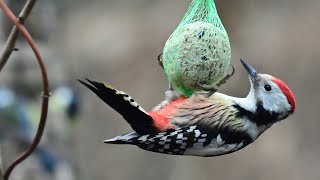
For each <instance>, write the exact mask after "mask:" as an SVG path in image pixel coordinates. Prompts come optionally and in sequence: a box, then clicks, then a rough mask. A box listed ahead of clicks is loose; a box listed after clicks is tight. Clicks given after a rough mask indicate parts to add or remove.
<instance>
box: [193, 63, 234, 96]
mask: <svg viewBox="0 0 320 180" xmlns="http://www.w3.org/2000/svg"><path fill="white" fill-rule="evenodd" d="M230 66H231V68H232V71H231V73H229V74H227V75H226V76H225V77H223V78H222V79H221V80H220V81H218V82H217V83H213V84H200V83H198V86H200V88H201V89H202V90H204V91H208V92H207V93H206V94H205V96H206V97H210V96H211V95H212V94H213V93H215V92H217V91H218V89H219V87H220V86H221V85H222V84H225V83H226V82H227V80H228V79H229V78H230V77H232V76H233V75H234V72H235V69H234V67H233V65H230Z"/></svg>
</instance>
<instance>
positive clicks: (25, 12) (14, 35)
mask: <svg viewBox="0 0 320 180" xmlns="http://www.w3.org/2000/svg"><path fill="white" fill-rule="evenodd" d="M36 1H37V0H28V1H27V2H26V4H25V5H24V7H23V9H22V11H21V12H20V15H19V21H20V23H21V24H23V23H24V21H25V20H26V19H27V17H28V16H29V14H30V12H31V10H32V8H33V6H34V4H35V2H36ZM18 36H19V31H18V29H17V27H16V26H14V27H13V28H12V30H11V32H10V35H9V37H8V40H7V42H6V44H5V45H4V48H3V51H2V53H1V54H0V72H1V71H2V69H3V67H4V66H5V65H6V63H7V61H8V59H9V57H10V56H11V54H12V52H13V51H15V45H16V41H17V39H18Z"/></svg>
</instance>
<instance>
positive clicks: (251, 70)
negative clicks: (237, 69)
mask: <svg viewBox="0 0 320 180" xmlns="http://www.w3.org/2000/svg"><path fill="white" fill-rule="evenodd" d="M240 61H241V63H242V65H243V67H244V68H245V69H246V70H247V72H248V74H249V77H250V79H251V80H254V79H256V77H257V75H258V73H257V71H256V70H255V69H254V68H253V67H252V66H251V65H250V64H248V63H246V62H244V61H243V60H242V59H240Z"/></svg>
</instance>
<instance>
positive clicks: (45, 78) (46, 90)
mask: <svg viewBox="0 0 320 180" xmlns="http://www.w3.org/2000/svg"><path fill="white" fill-rule="evenodd" d="M0 8H1V9H2V10H3V12H4V13H5V15H6V16H7V17H8V18H9V19H10V21H12V22H13V23H14V25H15V26H16V27H17V29H18V30H19V31H20V32H21V34H22V35H23V36H24V38H25V39H26V40H27V42H28V43H29V45H30V47H31V48H32V50H33V52H34V54H35V56H36V58H37V60H38V63H39V66H40V69H41V74H42V83H43V94H42V107H41V115H40V122H39V125H38V129H37V133H36V136H35V138H34V139H33V141H32V144H31V145H30V147H29V148H28V149H27V150H26V151H25V152H23V153H22V154H21V155H20V156H19V157H18V158H17V159H16V160H15V161H14V162H13V163H12V164H11V165H10V166H9V167H8V169H7V170H6V171H5V173H4V180H8V179H9V176H10V174H11V172H12V170H13V169H14V168H15V167H16V166H17V165H18V164H20V163H21V162H22V161H24V160H25V159H26V158H28V157H29V155H30V154H31V153H32V152H33V151H34V150H35V149H36V147H37V146H38V144H39V142H40V140H41V137H42V134H43V131H44V128H45V125H46V120H47V114H48V102H49V96H50V92H49V81H48V76H47V72H46V68H45V65H44V63H43V60H42V57H41V55H40V52H39V50H38V48H37V45H36V44H35V42H34V41H33V39H32V37H31V35H30V34H29V32H28V31H27V30H26V28H25V27H24V26H23V25H22V24H21V23H20V22H19V20H18V19H17V18H16V16H15V15H14V14H13V13H12V11H11V10H10V9H9V8H8V6H7V5H6V4H5V3H4V1H3V0H0Z"/></svg>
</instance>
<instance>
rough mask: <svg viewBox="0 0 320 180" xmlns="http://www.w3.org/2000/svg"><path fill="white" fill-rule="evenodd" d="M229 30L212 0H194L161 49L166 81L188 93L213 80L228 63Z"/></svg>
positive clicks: (190, 93)
mask: <svg viewBox="0 0 320 180" xmlns="http://www.w3.org/2000/svg"><path fill="white" fill-rule="evenodd" d="M230 59H231V49H230V42H229V38H228V34H227V32H226V30H225V28H224V26H223V24H222V22H221V20H220V18H219V16H218V13H217V9H216V6H215V4H214V1H213V0H193V1H192V3H191V4H190V6H189V9H188V11H187V12H186V14H185V16H184V17H183V19H182V21H181V23H180V24H179V26H178V27H177V29H176V30H175V31H174V32H173V33H172V34H171V36H170V37H169V39H168V40H167V42H166V44H165V46H164V49H163V66H164V70H165V73H166V76H167V78H168V80H169V82H170V83H171V84H172V85H173V86H174V87H175V88H176V89H177V90H178V91H180V92H181V93H182V94H183V95H185V96H187V97H189V96H191V95H192V94H193V93H194V92H195V91H197V90H200V87H199V86H198V84H199V83H200V84H213V83H215V82H217V81H218V80H219V79H221V78H222V77H223V76H224V74H225V72H226V70H227V68H228V67H229V65H230Z"/></svg>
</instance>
